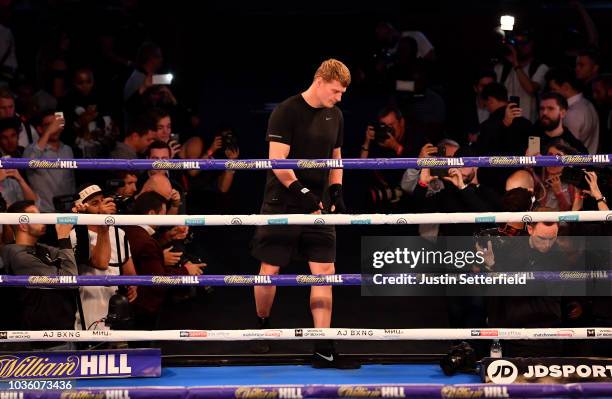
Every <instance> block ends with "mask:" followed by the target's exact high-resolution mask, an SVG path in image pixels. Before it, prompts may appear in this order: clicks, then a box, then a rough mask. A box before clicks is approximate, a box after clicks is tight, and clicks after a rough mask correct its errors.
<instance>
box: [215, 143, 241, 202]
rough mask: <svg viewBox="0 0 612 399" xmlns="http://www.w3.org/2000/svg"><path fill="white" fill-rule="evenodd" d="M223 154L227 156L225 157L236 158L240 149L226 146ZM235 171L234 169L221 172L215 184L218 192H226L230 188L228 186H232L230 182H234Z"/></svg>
mask: <svg viewBox="0 0 612 399" xmlns="http://www.w3.org/2000/svg"><path fill="white" fill-rule="evenodd" d="M225 156H226V157H227V159H238V157H239V156H240V150H239V149H238V148H236V149H233V148H228V149H226V150H225ZM235 173H236V171H235V170H226V171H224V172H223V173H221V175H220V176H219V179H218V181H217V185H218V188H219V191H220V192H222V193H227V192H228V191H229V190H230V188H231V187H232V183H233V182H234V174H235Z"/></svg>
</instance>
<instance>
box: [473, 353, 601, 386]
mask: <svg viewBox="0 0 612 399" xmlns="http://www.w3.org/2000/svg"><path fill="white" fill-rule="evenodd" d="M480 373H481V378H482V381H483V382H492V383H495V384H512V383H532V382H533V383H547V384H553V383H554V384H565V383H571V382H610V381H612V359H607V358H593V357H567V358H562V357H543V358H505V359H495V358H485V359H482V367H481V368H480Z"/></svg>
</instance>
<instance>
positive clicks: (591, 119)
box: [546, 68, 599, 154]
mask: <svg viewBox="0 0 612 399" xmlns="http://www.w3.org/2000/svg"><path fill="white" fill-rule="evenodd" d="M546 80H547V81H548V85H549V86H550V89H551V90H552V91H554V92H555V93H559V94H561V95H562V96H563V97H565V99H566V100H567V105H568V108H567V112H566V114H565V118H564V121H563V123H564V124H565V126H567V128H568V129H569V130H570V132H572V133H573V134H574V136H576V138H577V139H578V140H580V141H581V142H582V144H584V146H585V147H586V148H587V150H588V151H589V154H596V153H597V148H598V145H599V117H598V115H597V111H596V110H595V107H594V106H593V104H591V102H590V101H589V100H587V99H586V98H584V96H583V95H582V85H581V83H580V82H579V81H578V79H576V76H575V74H574V71H571V70H569V69H562V68H558V69H552V70H550V71H549V72H548V73H547V74H546Z"/></svg>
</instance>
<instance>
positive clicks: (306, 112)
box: [264, 94, 344, 205]
mask: <svg viewBox="0 0 612 399" xmlns="http://www.w3.org/2000/svg"><path fill="white" fill-rule="evenodd" d="M343 129H344V119H343V116H342V111H340V109H339V108H338V107H333V108H313V107H311V106H310V105H308V103H307V102H306V101H305V100H304V98H303V97H302V95H301V94H298V95H295V96H292V97H289V98H288V99H286V100H285V101H283V102H282V103H280V104H279V105H278V106H277V107H276V108H275V109H274V111H273V112H272V115H270V119H269V120H268V131H267V133H266V140H267V141H276V142H279V143H283V144H287V145H289V146H290V147H291V148H290V150H289V155H288V156H287V158H289V159H322V158H332V154H333V150H334V148H338V147H341V146H342V135H343ZM295 175H296V177H297V178H298V180H299V181H300V183H302V184H303V185H304V186H305V187H308V189H310V190H311V191H312V192H313V193H314V194H315V195H317V196H319V197H322V195H323V192H324V191H325V189H326V187H327V185H328V180H329V169H297V170H295ZM266 202H267V203H283V204H286V205H294V204H295V203H294V201H293V196H292V195H291V194H290V193H289V190H287V188H286V187H285V186H283V184H282V183H281V182H280V181H279V180H278V179H277V178H276V175H275V174H274V172H273V171H271V170H270V171H268V175H267V179H266V189H265V193H264V203H266Z"/></svg>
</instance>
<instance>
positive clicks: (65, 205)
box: [53, 194, 79, 213]
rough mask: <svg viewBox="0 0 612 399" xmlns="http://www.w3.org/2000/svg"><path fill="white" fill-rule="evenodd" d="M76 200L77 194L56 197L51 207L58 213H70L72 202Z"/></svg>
mask: <svg viewBox="0 0 612 399" xmlns="http://www.w3.org/2000/svg"><path fill="white" fill-rule="evenodd" d="M78 199H79V196H78V195H77V194H67V195H58V196H55V197H53V207H54V208H55V210H56V211H57V212H58V213H72V207H73V206H74V201H76V200H78Z"/></svg>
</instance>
